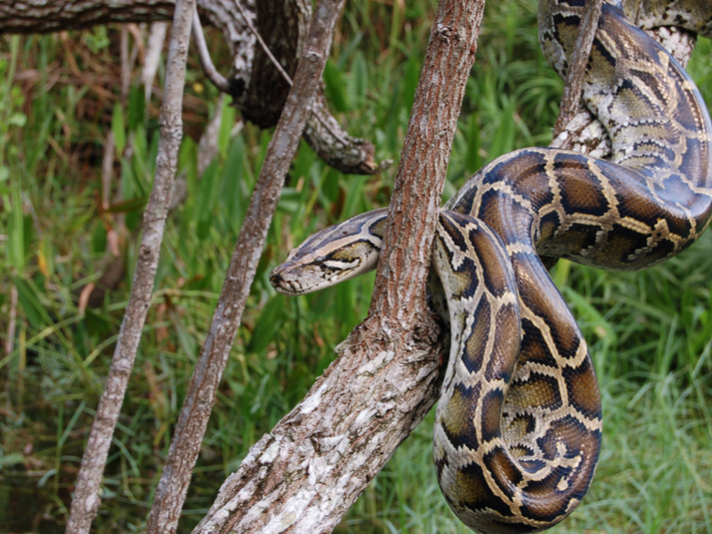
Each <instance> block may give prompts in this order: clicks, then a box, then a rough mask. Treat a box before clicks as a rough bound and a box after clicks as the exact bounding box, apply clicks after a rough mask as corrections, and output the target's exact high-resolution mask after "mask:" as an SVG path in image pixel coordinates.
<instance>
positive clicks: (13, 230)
mask: <svg viewBox="0 0 712 534" xmlns="http://www.w3.org/2000/svg"><path fill="white" fill-rule="evenodd" d="M10 191H11V195H10V210H11V211H10V217H9V220H8V246H7V252H8V260H9V262H10V265H12V266H13V267H14V268H15V272H17V273H20V272H22V270H23V268H24V267H25V257H26V256H25V222H24V218H23V216H22V191H21V190H20V186H19V185H18V184H17V182H16V181H13V182H12V183H11V184H10ZM5 209H7V208H5Z"/></svg>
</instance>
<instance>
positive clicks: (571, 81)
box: [554, 0, 603, 148]
mask: <svg viewBox="0 0 712 534" xmlns="http://www.w3.org/2000/svg"><path fill="white" fill-rule="evenodd" d="M602 4H603V0H592V1H590V2H587V3H586V11H585V13H584V17H583V20H582V21H581V27H580V28H579V34H578V37H577V38H576V45H575V47H574V53H573V56H572V57H571V61H570V63H569V70H568V73H567V74H566V80H565V83H564V94H563V97H562V98H561V109H560V110H559V116H558V118H557V119H556V124H555V125H554V137H556V136H558V135H559V133H561V131H562V130H563V129H564V128H565V127H566V125H567V124H568V123H569V122H570V121H571V120H572V119H573V118H574V116H575V115H576V113H577V112H578V110H579V107H580V101H581V93H582V92H583V78H584V75H585V74H586V65H587V64H588V57H589V56H590V55H591V46H592V45H593V38H594V37H595V35H596V29H597V28H598V19H599V17H600V16H601V5H602ZM561 148H570V147H569V146H564V147H561Z"/></svg>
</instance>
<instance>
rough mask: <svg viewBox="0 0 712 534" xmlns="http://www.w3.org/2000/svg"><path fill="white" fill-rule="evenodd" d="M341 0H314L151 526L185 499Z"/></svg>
mask: <svg viewBox="0 0 712 534" xmlns="http://www.w3.org/2000/svg"><path fill="white" fill-rule="evenodd" d="M343 3H344V0H319V1H318V2H317V5H316V15H315V16H314V18H313V20H312V24H311V28H310V31H309V35H308V37H307V40H306V44H305V46H304V51H303V53H302V59H301V61H300V62H299V67H298V68H297V72H296V75H295V78H294V86H293V88H292V90H291V91H290V94H289V97H288V98H287V102H286V105H285V107H284V111H283V113H282V117H281V118H280V121H279V124H278V125H277V129H276V130H275V132H274V135H273V137H272V140H271V142H270V144H269V147H268V149H267V156H266V158H265V161H264V163H263V165H262V169H261V171H260V176H259V179H258V182H257V185H256V186H255V191H254V192H253V194H252V198H251V199H250V206H249V208H248V210H247V215H246V217H245V222H244V223H243V226H242V229H241V231H240V237H239V238H238V241H237V244H236V245H235V250H234V252H233V255H232V258H231V260H230V265H229V267H228V272H227V276H226V278H225V283H224V284H223V288H222V291H221V293H220V298H219V300H218V304H217V307H216V310H215V313H214V315H213V320H212V323H211V325H210V329H209V331H208V334H207V336H206V338H205V341H204V342H203V347H202V350H201V354H200V359H199V361H198V364H197V365H196V369H195V372H194V374H193V378H192V380H191V383H190V387H189V389H188V393H187V395H186V398H185V400H184V402H183V409H182V411H181V414H180V418H179V419H178V424H177V425H176V430H175V435H174V439H173V442H172V443H171V447H170V450H169V452H168V458H167V460H166V465H165V468H164V471H163V476H162V477H161V481H160V482H159V484H158V489H157V491H156V497H155V499H154V502H153V508H152V509H151V514H150V516H149V518H148V525H147V532H148V533H149V534H159V533H160V534H170V533H173V532H175V530H176V528H177V525H178V517H179V516H180V512H181V508H182V506H183V501H184V500H185V495H186V492H187V489H188V484H189V483H190V478H191V475H192V471H193V468H194V466H195V461H196V459H197V457H198V453H199V452H200V446H201V442H202V440H203V436H204V434H205V429H206V427H207V424H208V419H209V418H210V412H211V410H212V406H213V403H214V402H215V395H216V392H217V387H218V384H219V382H220V379H221V377H222V373H223V371H224V369H225V365H226V363H227V357H228V354H229V352H230V347H231V346H232V343H233V341H234V338H235V333H236V332H237V328H238V326H239V324H240V319H241V317H242V312H243V310H244V308H245V302H246V300H247V296H248V295H249V291H250V286H251V285H252V281H253V279H254V276H255V271H256V269H257V264H258V262H259V259H260V256H261V253H262V249H263V247H264V244H265V241H266V239H267V231H268V229H269V225H270V223H271V221H272V216H273V214H274V210H275V208H276V207H277V201H278V199H279V194H280V191H281V188H282V184H283V182H284V177H285V176H286V174H287V171H288V169H289V165H290V164H291V161H292V158H293V156H294V153H295V152H296V150H297V146H298V142H299V137H300V134H301V132H302V130H303V129H304V126H305V124H306V121H307V118H308V116H309V113H310V112H309V110H310V108H311V104H312V102H313V101H314V98H315V96H316V94H317V90H318V87H319V80H320V79H321V76H322V73H323V71H324V66H325V65H326V59H327V56H328V51H329V48H330V46H331V39H332V34H333V29H334V25H335V24H336V20H337V18H338V16H339V14H340V13H341V9H342V7H343Z"/></svg>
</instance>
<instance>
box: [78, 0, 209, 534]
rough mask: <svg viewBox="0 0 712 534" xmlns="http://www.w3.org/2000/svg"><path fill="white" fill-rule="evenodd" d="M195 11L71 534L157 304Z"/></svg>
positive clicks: (183, 35)
mask: <svg viewBox="0 0 712 534" xmlns="http://www.w3.org/2000/svg"><path fill="white" fill-rule="evenodd" d="M194 10H195V1H194V0H178V2H177V4H176V9H175V16H174V18H173V30H172V32H171V43H170V48H169V51H168V61H167V73H166V88H165V93H164V100H163V107H162V108H161V118H160V124H161V137H160V141H159V144H158V156H157V157H156V177H155V179H154V182H153V189H152V190H151V196H150V198H149V201H148V205H147V206H146V211H145V213H144V217H143V226H142V237H141V246H140V248H139V252H138V259H137V262H136V271H135V274H134V279H133V285H132V288H131V296H130V297H129V304H128V306H127V308H126V315H124V320H123V322H122V324H121V331H120V333H119V339H118V341H117V343H116V349H115V351H114V357H113V360H112V362H111V367H110V369H109V376H108V377H107V379H106V386H105V388H104V392H103V394H102V396H101V400H100V401H99V406H98V408H97V410H96V416H95V417H94V422H93V424H92V429H91V433H90V434H89V439H88V440H87V445H86V449H85V451H84V457H83V458H82V465H81V468H80V471H79V476H78V478H77V486H76V489H75V492H74V499H73V500H72V508H71V514H70V517H69V521H68V523H67V530H66V532H67V533H68V534H80V533H87V532H89V529H90V527H91V522H92V520H93V519H94V517H95V516H96V513H97V511H98V510H99V504H100V502H101V499H100V498H99V490H100V485H101V479H102V473H103V472H104V466H105V464H106V457H107V454H108V452H109V445H110V444H111V437H112V435H113V433H114V428H115V426H116V422H117V420H118V418H119V413H120V410H121V404H122V403H123V400H124V395H125V393H126V387H127V385H128V381H129V377H130V376H131V370H132V368H133V364H134V360H135V358H136V351H137V350H138V344H139V341H140V340H141V333H142V331H143V325H144V322H145V321H146V314H147V313H148V307H149V305H150V303H151V294H152V292H153V281H154V278H155V276H156V268H157V266H158V258H159V254H160V250H161V243H162V241H163V230H164V228H165V224H166V216H167V214H168V202H169V200H170V195H171V188H172V187H173V181H174V180H175V174H176V166H177V163H178V148H179V147H180V143H181V139H182V137H183V123H182V118H181V109H182V104H183V87H184V84H185V65H186V59H187V52H188V42H189V39H190V24H191V19H192V16H193V11H194Z"/></svg>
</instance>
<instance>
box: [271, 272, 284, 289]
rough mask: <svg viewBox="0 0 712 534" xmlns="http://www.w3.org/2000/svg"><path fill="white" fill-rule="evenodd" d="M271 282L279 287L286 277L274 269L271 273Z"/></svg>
mask: <svg viewBox="0 0 712 534" xmlns="http://www.w3.org/2000/svg"><path fill="white" fill-rule="evenodd" d="M269 282H270V284H272V285H273V286H274V287H277V286H280V285H282V283H283V282H284V278H282V276H281V275H279V274H277V273H275V272H274V271H272V272H271V273H270V275H269Z"/></svg>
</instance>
